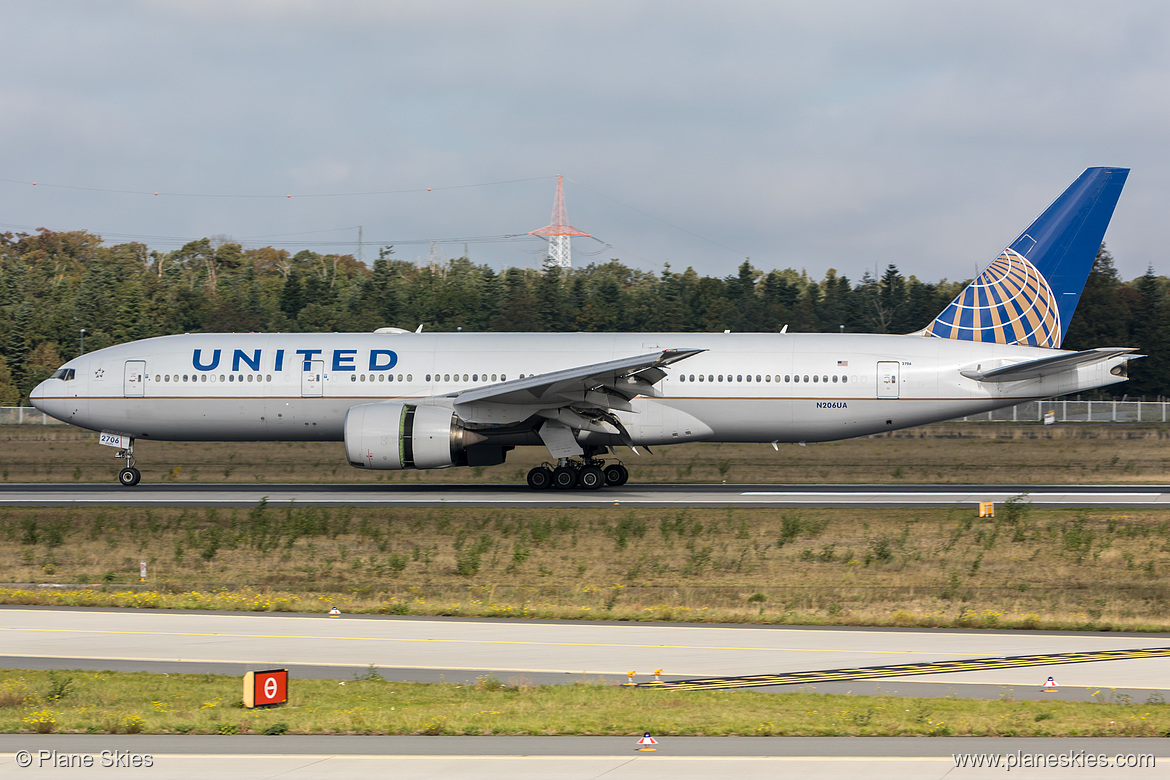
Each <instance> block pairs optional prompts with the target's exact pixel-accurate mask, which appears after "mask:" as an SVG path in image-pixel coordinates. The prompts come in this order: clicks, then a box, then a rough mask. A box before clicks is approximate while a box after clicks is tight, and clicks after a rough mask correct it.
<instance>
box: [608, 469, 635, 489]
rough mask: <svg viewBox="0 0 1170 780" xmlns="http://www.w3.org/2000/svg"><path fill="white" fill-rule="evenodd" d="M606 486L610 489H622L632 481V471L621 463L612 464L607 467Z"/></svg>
mask: <svg viewBox="0 0 1170 780" xmlns="http://www.w3.org/2000/svg"><path fill="white" fill-rule="evenodd" d="M603 473H604V474H605V484H607V485H609V486H610V487H621V486H622V485H624V484H626V482H627V481H628V480H629V479H630V471H629V469H627V468H626V467H625V466H623V465H622V464H620V463H610V464H609V465H608V466H606V467H605V470H604V472H603Z"/></svg>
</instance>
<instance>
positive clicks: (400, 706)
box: [0, 667, 1170, 737]
mask: <svg viewBox="0 0 1170 780" xmlns="http://www.w3.org/2000/svg"><path fill="white" fill-rule="evenodd" d="M289 687H290V699H289V704H288V705H286V706H282V707H276V708H272V709H257V710H245V709H243V707H242V702H241V691H242V681H241V678H239V677H229V676H223V675H211V674H172V675H161V674H149V673H137V672H136V673H123V672H80V671H71V672H60V671H48V672H44V671H31V670H20V669H5V670H0V731H3V732H7V733H16V732H19V733H28V732H39V733H50V732H60V733H101V734H106V733H110V734H138V733H142V734H175V733H178V734H273V735H279V734H424V735H426V734H430V735H610V736H622V735H630V736H631V737H632V736H634V735H639V734H641V733H643V732H645V731H650V732H652V733H653V734H655V735H662V736H703V735H708V736H723V735H746V736H753V735H754V736H952V735H960V736H966V735H970V736H998V737H1006V736H1010V737H1064V736H1092V737H1113V736H1127V737H1149V736H1162V737H1165V736H1170V707H1167V706H1166V704H1165V701H1164V699H1163V698H1162V696H1161V695H1160V694H1158V693H1155V694H1152V695H1151V696H1150V698H1149V699H1148V700H1147V701H1146V702H1142V703H1137V702H1134V701H1132V700H1130V699H1128V698H1126V697H1124V696H1119V695H1116V694H1113V693H1112V692H1111V691H1108V690H1104V691H1101V692H1100V693H1099V697H1100V702H1089V703H1085V702H1062V701H1010V700H992V701H983V700H970V699H950V698H943V699H931V698H904V697H894V696H886V697H883V696H877V697H867V696H851V695H837V694H817V693H808V692H797V693H760V692H756V691H696V692H690V693H682V694H680V693H678V692H668V691H654V690H644V689H639V690H634V689H630V688H625V687H622V686H620V685H616V684H601V683H597V682H586V681H582V682H581V683H579V684H576V685H551V686H550V685H540V686H538V685H532V684H529V683H527V682H526V681H524V680H523V679H522V678H516V679H511V680H509V681H507V682H501V681H500V680H498V679H496V678H495V677H493V676H485V677H481V678H479V681H478V683H477V684H475V685H455V684H451V683H440V684H424V683H403V682H393V681H388V680H385V679H383V678H382V675H381V674H380V673H379V672H378V671H377V670H376V669H375V668H374V667H371V668H370V669H369V670H367V671H366V672H365V673H363V674H360V675H355V678H354V679H353V680H349V681H343V682H338V681H336V680H297V679H294V680H292V681H290V686H289Z"/></svg>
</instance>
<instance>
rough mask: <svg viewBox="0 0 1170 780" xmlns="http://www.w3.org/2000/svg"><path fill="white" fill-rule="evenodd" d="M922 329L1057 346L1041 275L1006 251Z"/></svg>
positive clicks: (1051, 304) (1052, 309)
mask: <svg viewBox="0 0 1170 780" xmlns="http://www.w3.org/2000/svg"><path fill="white" fill-rule="evenodd" d="M923 333H924V334H925V335H927V336H935V337H937V338H943V339H957V340H959V341H980V342H991V343H997V344H1027V345H1030V346H1035V347H1049V348H1051V349H1056V348H1059V347H1060V342H1061V335H1062V331H1061V327H1060V311H1059V310H1058V308H1057V301H1056V296H1055V295H1054V294H1053V292H1052V288H1051V287H1050V286H1049V285H1048V282H1047V281H1046V280H1045V279H1044V276H1043V275H1042V274H1041V273H1040V272H1039V271H1038V270H1036V266H1034V265H1032V264H1031V263H1030V262H1028V260H1027V258H1025V257H1024V256H1023V255H1021V254H1019V253H1018V252H1015V251H1013V250H1011V249H1005V250H1004V251H1003V253H1002V254H1000V256H999V257H997V258H996V260H995V262H994V263H992V264H991V265H989V266H988V267H987V269H986V270H984V271H983V273H981V274H980V275H979V277H978V278H977V279H975V281H973V282H971V284H969V285H967V287H966V288H965V289H964V290H963V292H961V293H959V297H957V298H955V300H954V301H952V302H951V304H950V306H947V308H946V309H944V310H943V313H942V314H940V315H939V316H938V317H937V318H936V319H935V320H934V322H932V323H931V324H930V325H929V326H928V327H927V328H926V330H925V331H923Z"/></svg>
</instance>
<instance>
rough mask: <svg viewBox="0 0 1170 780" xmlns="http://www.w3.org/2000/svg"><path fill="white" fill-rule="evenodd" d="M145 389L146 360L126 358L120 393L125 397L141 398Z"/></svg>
mask: <svg viewBox="0 0 1170 780" xmlns="http://www.w3.org/2000/svg"><path fill="white" fill-rule="evenodd" d="M145 389H146V361H145V360H127V361H126V373H125V374H123V375H122V395H123V396H124V397H126V398H141V397H142V396H143V395H145Z"/></svg>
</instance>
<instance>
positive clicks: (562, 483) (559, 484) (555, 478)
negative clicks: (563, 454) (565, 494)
mask: <svg viewBox="0 0 1170 780" xmlns="http://www.w3.org/2000/svg"><path fill="white" fill-rule="evenodd" d="M552 484H553V487H555V488H556V489H557V490H572V489H573V488H575V487H577V469H575V468H573V467H572V466H557V468H556V470H554V471H553V473H552Z"/></svg>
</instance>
